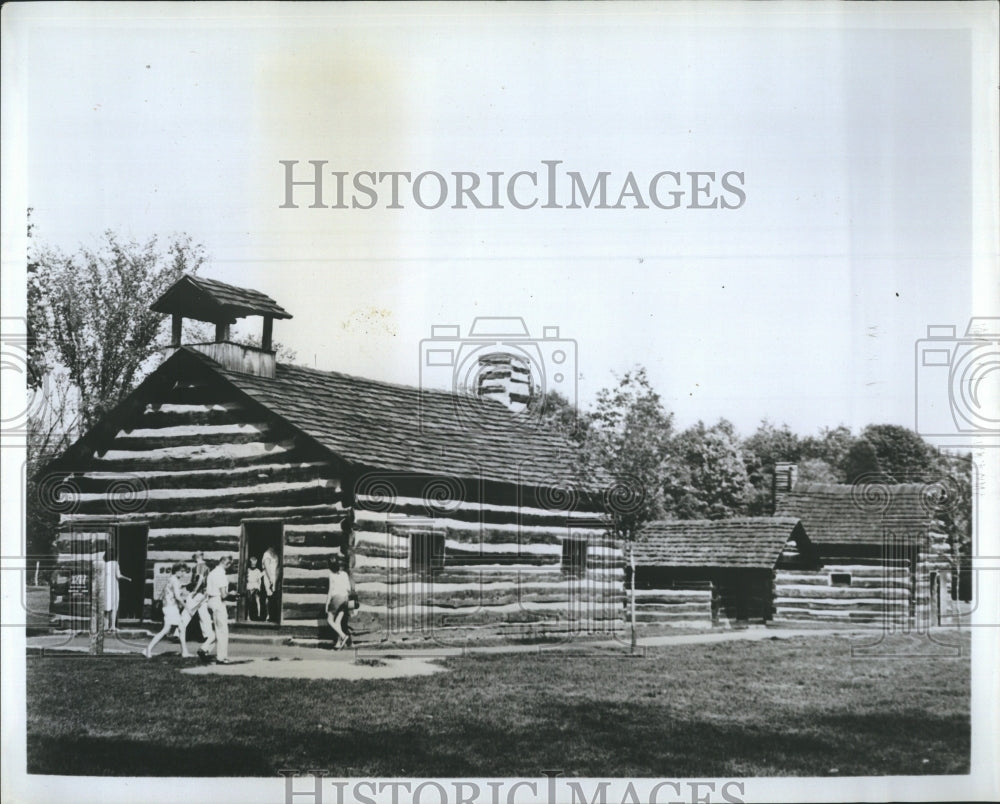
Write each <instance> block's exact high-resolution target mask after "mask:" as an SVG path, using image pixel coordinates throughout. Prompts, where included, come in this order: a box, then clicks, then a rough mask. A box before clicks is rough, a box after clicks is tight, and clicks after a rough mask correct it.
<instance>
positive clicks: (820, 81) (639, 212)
mask: <svg viewBox="0 0 1000 804" xmlns="http://www.w3.org/2000/svg"><path fill="white" fill-rule="evenodd" d="M784 8H785V10H784V11H778V10H775V8H774V7H770V6H757V5H744V6H740V7H738V8H734V9H730V10H727V11H726V12H725V13H719V14H709V13H693V12H692V11H691V10H690V9H689V8H688V7H687V6H683V5H677V6H672V7H671V6H667V7H654V6H645V7H643V6H640V7H638V8H637V9H632V10H631V13H626V12H625V11H624V10H621V9H619V10H616V11H615V12H614V13H611V12H610V11H609V10H608V9H605V8H603V7H590V8H588V10H587V11H586V12H580V13H577V14H575V15H573V17H572V18H566V17H565V16H560V14H559V11H558V10H557V9H554V8H549V7H541V6H537V7H535V6H533V7H530V8H527V7H520V6H513V7H512V6H492V7H490V9H489V12H490V14H489V18H488V19H487V18H486V16H485V10H484V9H483V8H480V9H479V10H478V12H477V11H474V10H470V9H459V8H457V7H455V6H448V7H441V8H439V9H436V10H433V11H428V10H427V9H423V10H422V13H420V14H419V15H418V14H417V12H416V11H413V10H408V9H407V8H402V7H390V8H385V9H375V8H364V9H363V10H362V9H358V8H354V7H352V8H347V9H341V8H318V7H311V10H310V8H309V7H307V8H304V9H302V8H297V9H290V10H289V11H288V12H287V13H288V16H284V17H277V16H275V15H273V14H272V15H268V16H266V17H257V18H252V17H249V16H248V15H247V14H246V13H245V12H240V11H239V10H238V9H237V8H235V7H222V8H220V7H205V9H206V10H205V11H204V12H203V13H202V15H201V16H200V17H199V18H197V19H195V18H194V17H191V18H188V19H181V18H180V17H179V16H178V15H177V12H176V11H174V12H171V13H172V16H167V17H156V16H155V13H153V12H151V14H150V15H148V16H146V17H140V16H138V12H137V11H136V9H134V8H132V7H130V6H122V7H121V8H120V10H118V11H115V10H114V9H112V12H113V13H116V14H118V15H119V16H118V17H116V18H112V17H111V16H108V15H107V10H106V9H105V12H106V13H105V16H101V15H100V14H99V13H98V10H97V9H96V8H95V9H94V11H93V13H88V8H87V7H83V8H78V7H75V6H69V7H63V8H56V11H58V12H60V13H61V14H62V15H63V16H61V17H58V18H56V17H48V18H46V17H45V16H44V15H39V16H37V17H32V18H30V19H28V20H25V21H24V28H23V29H22V30H24V31H25V35H24V36H23V37H22V39H21V40H20V50H19V53H18V60H17V62H16V69H17V70H18V73H17V75H18V77H19V78H21V79H23V84H22V85H23V87H25V89H26V91H25V93H24V96H23V98H21V100H20V102H19V104H18V105H16V106H15V108H17V109H18V110H19V111H20V112H21V113H22V116H21V117H20V118H19V122H21V123H22V127H21V129H20V131H21V134H22V136H23V142H24V144H25V149H26V150H25V156H26V159H25V162H24V163H23V164H24V165H26V172H25V180H26V185H25V190H26V191H25V196H24V197H25V200H26V202H27V204H28V205H30V206H32V207H33V208H34V221H35V223H36V224H37V230H36V231H37V235H38V237H39V239H40V240H41V241H42V242H44V243H46V244H50V245H58V246H60V247H62V248H64V249H67V250H72V249H75V248H76V247H78V246H79V245H80V244H87V245H93V244H94V243H95V241H96V238H97V236H98V235H99V233H100V232H101V231H102V230H104V229H105V228H111V229H114V230H116V231H119V232H121V233H123V234H125V235H127V236H132V237H136V238H140V239H142V238H146V237H148V236H149V235H151V234H161V235H167V234H169V233H171V232H185V233H187V234H189V235H191V236H192V237H193V238H194V239H195V240H196V241H199V242H201V243H203V244H204V245H205V247H206V249H207V252H208V254H209V257H210V260H209V263H208V265H207V266H206V268H205V270H204V274H205V275H207V276H212V277H215V278H218V279H221V280H223V281H227V282H232V283H234V284H238V285H246V286H250V287H254V288H257V289H259V290H262V291H264V292H266V293H268V294H269V295H271V296H273V297H274V298H275V299H277V300H278V302H279V303H281V304H282V305H283V306H285V307H286V309H288V310H289V311H290V312H291V313H292V314H293V315H294V316H295V317H294V319H293V320H292V321H282V322H278V323H277V324H276V328H275V336H276V338H277V339H278V340H280V341H282V342H284V343H285V344H287V345H288V346H290V347H291V348H293V349H295V350H296V351H297V352H298V355H299V359H300V361H302V362H307V363H309V364H310V365H312V364H315V365H317V366H318V367H320V368H327V369H335V370H341V371H347V372H351V373H356V374H362V375H367V376H371V377H375V378H380V379H387V380H393V381H398V382H405V383H410V384H416V383H418V382H419V381H420V344H421V340H422V339H425V338H427V337H429V336H430V334H431V327H432V326H434V325H438V324H455V325H460V326H461V334H462V335H463V336H464V335H465V334H466V333H467V331H468V328H469V326H470V325H471V323H472V321H473V319H474V318H475V317H477V316H487V315H494V316H522V317H523V318H524V319H525V321H526V323H527V325H528V328H529V330H530V332H531V334H532V335H538V336H541V335H542V332H543V327H545V326H558V327H559V334H560V337H562V338H566V339H572V340H574V341H575V342H576V346H577V364H578V365H577V371H578V378H579V383H578V397H579V399H580V401H581V402H582V403H583V404H584V405H587V404H589V403H590V402H591V401H592V400H593V398H594V394H595V393H596V391H597V390H598V389H599V388H601V387H603V386H606V385H608V384H610V383H611V382H613V380H614V377H613V373H615V372H618V373H620V372H622V371H624V370H626V369H628V368H629V367H630V366H631V365H633V364H637V363H638V364H642V365H645V366H646V367H647V368H648V369H649V373H650V377H651V379H652V381H653V384H654V385H655V387H656V388H657V389H658V390H659V391H660V392H661V394H662V395H663V397H664V401H665V404H666V405H667V407H668V408H669V409H671V410H672V411H674V412H675V414H676V416H677V421H678V423H679V424H680V425H682V426H684V425H688V424H691V423H693V422H694V421H696V420H698V419H704V420H706V421H714V420H716V419H717V418H719V417H720V416H724V417H727V418H729V419H730V420H732V421H734V422H735V423H736V425H737V426H738V428H740V430H741V431H743V432H744V433H749V432H751V431H752V430H753V429H754V428H755V427H756V425H757V423H758V421H759V420H760V419H761V418H763V417H770V418H771V419H772V420H774V421H776V422H779V423H780V422H787V423H788V424H789V425H790V426H792V427H793V428H794V429H796V430H798V431H800V432H804V433H811V432H815V431H816V430H817V429H818V428H820V427H822V426H835V425H837V424H839V423H845V424H848V425H851V426H853V427H855V428H858V427H861V426H864V425H865V424H868V423H872V422H894V423H899V424H904V425H908V426H912V424H913V420H914V410H913V405H914V403H913V388H914V341H915V340H916V339H918V338H920V337H922V336H923V334H924V331H925V328H926V326H927V324H938V323H952V324H956V325H958V326H959V332H960V333H961V332H962V331H964V328H965V324H966V322H967V320H968V318H969V316H970V314H972V313H974V312H975V313H977V314H980V315H983V314H993V315H996V314H997V311H996V310H995V309H990V308H989V305H990V304H995V303H996V298H995V297H996V294H994V293H993V292H992V291H995V290H996V287H997V286H996V284H995V280H996V276H995V273H994V274H992V276H990V275H987V277H986V280H985V282H984V280H983V277H982V274H983V272H984V269H985V271H986V272H987V274H989V271H991V270H995V265H992V266H991V265H990V263H989V262H988V261H987V262H985V263H984V262H983V261H982V260H981V259H980V263H979V265H978V267H977V265H976V260H977V256H976V249H975V248H974V237H975V234H976V233H975V231H974V227H975V225H976V222H975V216H974V214H973V213H974V203H973V197H974V193H975V192H977V187H979V185H976V184H975V183H974V182H975V181H976V180H977V179H976V175H977V174H976V170H975V169H974V165H973V159H974V157H975V156H976V154H975V152H974V141H973V140H974V138H973V133H974V126H975V124H976V120H977V115H978V114H980V113H981V112H980V111H979V110H978V106H977V104H978V100H977V98H976V96H975V89H976V87H977V86H978V85H977V83H976V80H974V72H973V70H974V65H973V62H974V60H976V59H977V58H981V52H980V50H981V42H979V40H978V39H977V35H978V34H976V33H975V32H974V31H970V30H969V22H970V19H969V18H967V17H966V16H964V12H962V11H961V9H950V10H949V11H948V12H947V13H946V12H945V10H944V8H943V7H940V6H937V7H935V8H934V10H933V11H931V10H928V11H926V12H923V13H917V12H916V11H910V12H905V13H904V12H903V11H902V10H897V11H896V12H894V13H893V12H891V11H889V10H885V7H883V6H872V7H870V9H869V10H867V11H862V7H857V6H852V7H851V8H850V9H847V8H846V7H845V6H843V5H837V6H827V7H826V8H827V11H828V13H826V14H811V15H809V16H806V15H802V14H798V13H796V11H795V9H796V8H797V7H794V6H789V7H784ZM195 10H197V7H196V9H195ZM848 10H849V11H850V12H851V19H850V20H848V19H847V18H846V17H845V14H846V13H847V11H848ZM22 11H23V9H22ZM859 12H860V13H859ZM50 13H51V11H50ZM161 13H162V12H161ZM890 13H893V16H891V17H890V16H889V15H890ZM907 14H909V16H908V17H907V16H906V15H907ZM979 16H980V17H981V16H982V15H979ZM418 22H419V25H417V24H416V23H418ZM979 27H980V28H982V26H979ZM977 54H978V55H977ZM977 63H979V62H977ZM984 78H988V76H986V75H985V74H984ZM9 100H10V99H8V101H9ZM994 157H995V154H994ZM279 160H299V161H300V163H302V164H300V165H299V167H307V166H306V165H305V163H306V162H307V160H326V161H327V162H328V163H329V164H328V165H327V166H326V169H327V170H330V171H332V170H339V171H345V172H348V173H350V174H354V173H357V172H358V171H365V170H370V171H382V172H386V171H410V172H412V173H413V174H416V173H419V172H422V171H426V170H433V171H438V172H440V173H442V174H444V175H445V176H447V175H449V174H450V173H451V172H453V171H472V172H475V173H477V174H479V175H481V176H484V177H485V176H486V173H487V172H488V171H504V172H505V174H506V175H507V176H509V175H510V174H512V173H514V172H516V171H519V170H527V171H542V170H544V167H543V165H542V164H541V161H542V160H562V162H563V164H562V165H561V168H560V169H562V170H575V171H579V172H580V173H581V175H583V176H584V177H586V178H587V179H588V182H589V181H592V180H593V178H595V177H596V176H597V174H598V172H599V171H610V173H611V176H610V178H609V187H612V188H614V189H613V191H611V195H612V197H617V193H618V189H619V188H620V187H621V184H622V181H623V180H624V178H625V176H626V175H627V174H628V172H629V171H632V172H633V173H634V174H635V175H636V176H637V178H638V182H639V184H640V186H642V185H643V181H645V182H646V183H647V184H648V180H649V178H650V177H651V176H653V175H655V174H656V173H658V172H661V171H678V172H681V173H684V172H688V171H714V172H716V173H717V174H720V175H721V174H722V173H725V172H727V171H739V172H741V173H742V174H743V175H744V183H743V190H744V191H745V195H746V201H745V203H743V204H742V206H740V207H739V208H738V209H707V210H706V209H687V208H679V209H673V210H662V209H657V208H655V207H653V208H650V209H632V208H628V209H610V210H609V209H589V210H588V209H539V208H534V209H531V210H517V209H513V208H510V206H509V205H507V208H505V209H501V210H495V209H471V208H470V209H460V210H454V209H449V208H448V204H446V205H445V206H443V207H441V208H439V209H436V210H426V209H422V208H419V207H417V206H416V205H415V204H414V203H413V201H412V196H407V195H405V193H404V197H405V198H406V199H407V201H408V203H407V206H406V208H405V209H385V207H384V202H380V204H379V206H378V207H376V208H375V209H370V210H361V209H346V210H345V209H309V208H308V204H309V203H310V201H311V196H310V193H311V191H310V190H309V189H308V188H306V189H305V190H302V189H297V190H296V196H295V197H296V200H298V202H299V208H298V209H281V208H279V207H280V205H281V204H282V202H283V201H284V186H283V181H284V173H283V170H284V169H283V168H282V166H281V165H280V164H279ZM302 175H303V176H304V175H305V174H302ZM348 180H350V179H348ZM331 181H332V179H331ZM731 198H732V197H731ZM449 203H450V201H449ZM540 203H543V202H540ZM611 203H613V201H612V202H611ZM981 250H982V248H981V247H980V251H981ZM974 271H978V272H979V274H980V277H979V280H978V284H976V283H974V281H973V275H974ZM984 288H985V290H984ZM547 369H548V370H549V371H550V375H551V370H552V367H551V366H547ZM425 376H426V373H425ZM434 376H435V377H436V379H435V380H434V381H435V383H436V384H442V383H446V382H448V381H449V378H448V377H447V376H443V375H442V374H441V373H440V372H438V374H436V375H434ZM549 380H550V383H549V387H562V388H564V389H567V388H568V386H567V384H566V383H564V384H563V385H562V386H556V385H555V384H554V383H552V382H551V376H550V377H549Z"/></svg>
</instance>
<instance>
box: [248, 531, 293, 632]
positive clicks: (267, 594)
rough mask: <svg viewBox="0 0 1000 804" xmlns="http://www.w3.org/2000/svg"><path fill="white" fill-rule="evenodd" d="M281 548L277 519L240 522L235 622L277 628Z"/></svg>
mask: <svg viewBox="0 0 1000 804" xmlns="http://www.w3.org/2000/svg"><path fill="white" fill-rule="evenodd" d="M284 544H285V526H284V523H283V522H282V521H281V520H280V519H252V520H244V522H243V529H242V532H241V534H240V570H239V571H240V574H239V586H238V588H239V602H238V603H237V605H236V620H237V622H245V623H262V624H266V623H270V624H273V625H280V624H281V581H282V568H283V564H284Z"/></svg>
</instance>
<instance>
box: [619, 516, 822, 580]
mask: <svg viewBox="0 0 1000 804" xmlns="http://www.w3.org/2000/svg"><path fill="white" fill-rule="evenodd" d="M792 539H794V540H795V541H796V543H797V545H798V548H799V550H800V551H803V552H809V551H810V550H811V549H812V546H811V544H810V542H809V538H808V537H807V536H806V532H805V530H804V529H803V527H802V524H801V523H800V522H799V520H798V519H795V518H794V517H738V518H734V519H679V520H664V521H660V522H650V523H649V524H648V525H646V526H645V528H643V530H642V533H641V534H640V537H639V539H638V541H637V542H636V544H635V548H634V550H635V558H636V562H637V563H638V564H639V565H641V566H657V567H711V568H747V569H773V568H774V566H775V565H776V564H777V563H778V559H779V558H780V556H781V552H782V550H784V549H785V545H786V544H788V542H789V541H790V540H792Z"/></svg>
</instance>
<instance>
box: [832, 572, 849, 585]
mask: <svg viewBox="0 0 1000 804" xmlns="http://www.w3.org/2000/svg"><path fill="white" fill-rule="evenodd" d="M850 585H851V573H849V572H831V573H830V586H850Z"/></svg>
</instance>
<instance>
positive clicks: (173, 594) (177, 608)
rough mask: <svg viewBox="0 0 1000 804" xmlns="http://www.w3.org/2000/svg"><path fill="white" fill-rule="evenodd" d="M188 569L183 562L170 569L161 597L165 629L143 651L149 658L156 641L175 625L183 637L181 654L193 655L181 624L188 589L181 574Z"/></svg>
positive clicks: (185, 655) (181, 637)
mask: <svg viewBox="0 0 1000 804" xmlns="http://www.w3.org/2000/svg"><path fill="white" fill-rule="evenodd" d="M186 569H187V567H186V566H184V565H183V564H174V566H173V567H172V568H171V570H170V576H169V577H168V578H167V584H166V586H164V587H163V595H162V598H161V600H162V601H163V630H161V631H160V633H158V634H157V635H156V636H154V637H153V639H152V640H151V641H150V643H149V645H147V646H146V649H145V650H144V651H143V652H142V655H143V656H145V657H146V658H147V659H150V658H152V656H153V648H155V647H156V643H157V642H159V641H160V640H161V639H163V637H165V636H166V635H167V634H169V633H170V629H171V628H173V627H174V626H175V625H176V626H177V634H178V636H179V637H180V639H181V656H184V657H187V656H190V655H191V654H190V653H188V649H187V641H186V640H185V639H184V627H183V626H182V625H181V609H183V608H184V601H185V598H186V597H187V590H186V589H184V587H183V586H181V579H180V575H181V573H182V572H184V571H185V570H186ZM185 625H186V623H185Z"/></svg>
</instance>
